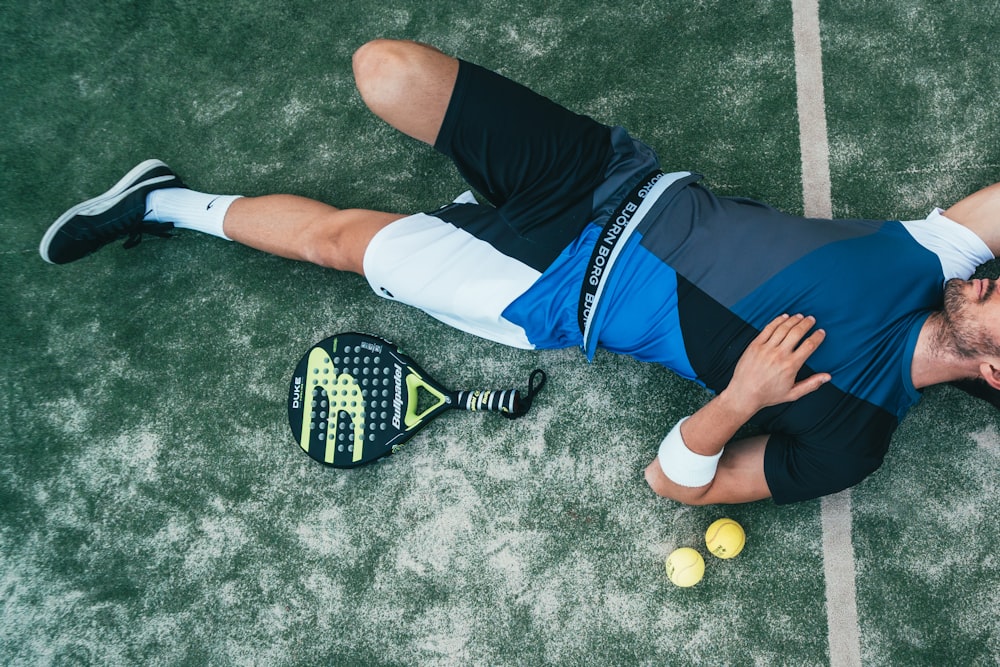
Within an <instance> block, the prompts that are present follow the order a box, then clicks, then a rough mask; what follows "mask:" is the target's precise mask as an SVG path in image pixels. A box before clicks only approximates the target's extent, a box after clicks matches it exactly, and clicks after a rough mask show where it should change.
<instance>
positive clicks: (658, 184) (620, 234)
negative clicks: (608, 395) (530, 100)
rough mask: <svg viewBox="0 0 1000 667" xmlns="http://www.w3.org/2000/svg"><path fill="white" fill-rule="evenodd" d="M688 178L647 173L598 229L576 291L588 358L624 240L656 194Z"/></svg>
mask: <svg viewBox="0 0 1000 667" xmlns="http://www.w3.org/2000/svg"><path fill="white" fill-rule="evenodd" d="M691 175H692V174H691V172H686V171H682V172H674V173H671V174H664V173H663V172H662V171H660V170H659V169H657V170H656V171H653V172H651V173H649V174H647V175H646V176H645V177H644V178H643V179H642V180H641V181H639V184H638V185H637V186H635V188H633V189H632V191H631V192H630V193H628V195H627V196H626V197H625V198H624V199H622V202H621V203H620V204H619V205H618V207H617V208H616V209H615V211H614V213H612V214H611V217H610V218H608V221H607V222H606V223H605V225H604V229H602V230H601V235H600V236H599V237H598V239H597V243H596V244H595V245H594V251H593V253H592V254H591V255H590V261H589V262H587V273H586V274H585V277H584V280H583V286H582V287H581V289H580V304H579V308H578V310H577V321H578V323H579V325H580V332H581V333H582V334H583V349H584V351H585V352H586V353H587V356H588V358H589V357H590V355H591V354H592V353H593V349H594V348H596V345H593V344H592V341H591V336H592V335H593V334H594V327H593V323H594V313H595V312H596V311H597V304H598V302H599V301H600V299H601V295H602V294H603V293H604V289H605V287H606V286H607V282H608V276H609V275H610V274H611V267H612V266H613V265H614V263H615V261H616V260H617V259H618V256H619V255H620V254H621V252H622V250H623V249H624V248H625V246H626V245H627V243H626V242H627V241H628V238H629V237H630V236H631V235H632V233H633V232H634V231H635V230H636V228H637V227H638V226H639V223H640V222H642V219H643V218H644V217H645V216H646V214H647V213H648V212H649V209H651V208H652V207H653V204H654V203H656V200H657V199H658V198H659V197H660V195H662V194H663V193H664V192H665V191H666V190H667V188H668V187H670V186H671V185H673V184H674V183H675V182H677V181H679V180H681V179H684V178H687V177H689V176H691Z"/></svg>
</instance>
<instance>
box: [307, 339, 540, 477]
mask: <svg viewBox="0 0 1000 667" xmlns="http://www.w3.org/2000/svg"><path fill="white" fill-rule="evenodd" d="M545 379H546V377H545V373H544V372H543V371H541V370H535V371H534V372H532V374H531V377H530V378H529V380H528V391H527V393H526V394H524V395H522V394H521V392H520V391H518V390H516V389H505V390H502V391H482V390H481V391H451V390H449V389H446V388H445V387H444V386H443V385H441V384H440V383H439V382H437V381H436V380H434V379H433V378H432V377H431V376H430V375H428V374H427V372H426V371H424V370H423V369H422V368H420V366H418V365H417V363H416V362H415V361H413V359H411V358H410V357H408V356H407V355H405V354H403V353H402V352H401V351H400V350H399V348H398V347H396V346H395V345H393V344H392V343H390V342H389V341H387V340H384V339H382V338H379V337H377V336H371V335H368V334H360V333H340V334H336V335H334V336H330V337H329V338H325V339H323V340H321V341H320V342H319V343H316V344H315V345H313V346H312V347H311V348H310V349H309V351H308V352H306V354H305V355H304V356H303V357H302V359H301V360H300V361H299V363H298V365H297V366H296V367H295V373H294V374H293V375H292V381H291V384H290V386H289V390H288V424H289V426H291V428H292V435H293V436H294V438H295V441H296V442H297V443H298V444H299V446H300V447H301V448H302V450H303V451H304V452H305V453H307V454H308V455H309V456H311V457H312V458H314V459H316V460H317V461H320V462H321V463H325V464H327V465H331V466H333V467H335V468H354V467H356V466H360V465H365V464H366V463H371V462H372V461H375V460H377V459H380V458H382V457H384V456H388V455H389V454H392V453H394V452H396V451H398V450H399V448H400V447H401V446H402V445H403V443H404V442H406V441H407V440H409V439H410V438H411V437H412V436H413V435H414V434H415V433H416V432H417V431H419V430H420V429H422V428H423V427H424V426H426V425H427V424H428V423H429V422H430V421H431V420H432V419H434V418H435V417H437V416H438V415H440V414H441V413H442V412H445V411H446V410H452V409H460V410H489V411H493V412H499V413H500V414H502V415H503V416H505V417H509V418H511V419H513V418H516V417H520V416H521V415H523V414H525V413H526V412H527V411H528V409H529V408H530V407H531V401H532V399H533V398H534V396H535V394H537V393H538V392H539V391H540V390H541V389H542V387H543V386H544V385H545Z"/></svg>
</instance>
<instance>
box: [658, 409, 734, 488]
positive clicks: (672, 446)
mask: <svg viewBox="0 0 1000 667" xmlns="http://www.w3.org/2000/svg"><path fill="white" fill-rule="evenodd" d="M687 419H688V418H687V417H685V418H684V419H682V420H680V421H679V422H677V424H675V425H674V427H673V428H672V429H670V433H668V434H667V437H665V438H664V439H663V442H661V443H660V451H659V454H657V458H659V460H660V469H661V470H663V474H664V475H666V476H667V477H668V478H669V479H670V481H672V482H673V483H674V484H679V485H680V486H687V487H692V488H694V487H698V486H705V485H706V484H708V483H709V482H711V481H712V480H713V479H715V471H716V470H718V468H719V459H720V458H721V457H722V452H719V453H718V454H716V455H715V456H704V455H702V454H695V453H694V452H692V451H691V450H690V449H688V448H687V445H685V444H684V438H682V437H681V424H683V423H684V422H685V421H687Z"/></svg>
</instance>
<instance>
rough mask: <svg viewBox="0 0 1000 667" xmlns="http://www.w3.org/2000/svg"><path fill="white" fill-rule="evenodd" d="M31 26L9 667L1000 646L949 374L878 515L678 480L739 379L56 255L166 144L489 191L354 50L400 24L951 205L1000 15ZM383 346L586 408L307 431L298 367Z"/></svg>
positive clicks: (586, 10) (3, 219)
mask: <svg viewBox="0 0 1000 667" xmlns="http://www.w3.org/2000/svg"><path fill="white" fill-rule="evenodd" d="M0 19H2V20H0V38H2V39H0V54H2V55H0V58H2V61H0V71H2V75H0V99H2V100H3V104H0V119H2V121H3V128H4V131H3V132H2V133H0V229H2V231H3V235H2V238H3V240H2V245H0V276H2V278H3V282H4V287H3V290H2V292H0V299H2V301H0V305H2V313H3V316H2V318H0V350H2V352H0V354H2V366H0V368H2V371H3V380H4V381H3V382H2V383H0V384H2V389H0V392H2V396H0V405H2V408H3V409H2V410H0V663H3V664H8V665H139V664H141V665H539V664H552V665H701V664H712V665H827V664H834V665H857V664H862V665H929V666H931V665H933V666H937V665H997V664H1000V619H998V614H997V611H996V605H995V598H996V591H997V590H998V588H1000V575H998V570H1000V562H998V557H997V555H996V552H997V544H998V542H1000V528H998V525H997V518H998V511H997V502H996V496H997V486H998V483H997V482H998V473H1000V470H998V468H1000V465H998V464H1000V415H998V414H997V413H996V411H995V410H993V409H992V408H990V407H989V406H987V405H985V404H981V403H977V402H975V401H974V400H973V399H971V398H968V397H966V396H965V395H963V394H960V393H958V392H956V391H954V390H952V389H950V388H932V389H929V390H927V391H926V392H925V400H924V401H923V402H922V403H921V404H920V405H919V406H918V407H917V408H915V409H914V410H913V412H912V413H911V415H910V416H909V417H908V418H907V420H906V421H905V422H904V423H903V426H902V427H901V428H900V430H899V432H898V434H897V436H896V438H895V440H894V444H893V447H892V449H891V451H890V454H889V456H888V458H887V459H886V462H885V464H884V466H883V467H882V469H881V470H880V471H879V472H878V473H877V474H876V475H874V476H873V477H871V478H870V479H868V480H866V481H865V482H864V483H863V484H861V485H860V486H858V487H856V488H855V489H853V490H852V491H851V492H850V493H849V494H844V495H841V496H837V497H835V498H833V499H830V500H827V501H825V502H820V501H814V502H808V503H803V504H800V505H795V506H790V507H780V508H779V507H776V506H774V505H773V504H772V503H770V502H761V503H755V504H751V505H746V506H739V507H733V508H718V507H708V508H686V507H681V506H678V505H675V504H673V503H670V502H668V501H665V500H661V499H657V498H655V497H653V495H652V494H651V493H650V492H649V491H648V489H647V488H646V486H645V484H644V483H643V481H642V469H643V468H644V466H645V465H646V463H648V461H649V460H650V459H651V458H652V456H653V455H654V453H655V450H656V446H657V444H658V442H659V440H660V439H661V438H662V436H663V434H664V433H665V432H666V431H667V430H668V429H669V428H670V427H671V426H672V425H673V424H674V423H675V422H676V421H677V419H679V418H680V417H682V416H684V415H687V414H690V413H691V412H693V411H694V410H696V409H697V408H698V406H700V405H701V404H702V403H704V402H705V401H706V400H707V398H708V397H707V395H706V394H705V392H704V391H702V390H700V389H698V388H697V387H695V386H693V385H690V384H688V383H685V382H683V381H681V380H678V379H676V378H674V377H672V376H670V375H669V374H668V373H666V372H664V371H663V370H662V369H658V368H656V367H653V366H646V365H641V364H638V363H636V362H633V361H630V360H628V359H625V358H618V357H613V356H611V355H607V354H599V355H598V356H597V359H596V360H595V362H594V363H593V364H589V365H588V364H587V363H586V362H585V361H584V360H583V358H582V355H581V354H580V353H579V352H578V351H576V350H562V351H550V352H541V353H536V352H524V351H517V350H511V349H506V348H502V347H499V346H496V345H493V344H491V343H487V342H484V341H481V340H477V339H474V338H471V337H469V336H466V335H463V334H459V333H456V332H454V331H451V330H449V329H448V328H446V327H444V326H443V325H439V324H437V323H436V322H434V321H432V320H430V319H428V318H427V317H425V316H423V315H421V314H419V313H415V312H411V311H409V310H406V309H405V308H403V307H400V306H397V305H395V304H392V303H389V302H386V301H382V300H380V299H377V298H375V297H374V296H372V295H371V292H370V289H369V288H368V287H367V285H366V284H365V283H364V281H363V280H361V279H360V278H357V277H354V276H343V275H337V274H334V273H333V272H329V271H323V270H320V269H318V268H314V267H310V266H305V265H296V264H294V263H292V262H288V261H285V260H280V259H276V258H272V257H267V256H264V255H261V254H258V253H255V252H253V251H251V250H248V249H246V248H242V247H239V246H237V245H235V244H231V243H227V242H224V241H220V240H217V239H211V238H207V237H204V236H200V235H197V234H195V233H178V234H177V235H176V236H175V237H174V238H172V239H170V240H166V241H165V240H160V239H147V240H146V241H144V242H143V243H141V244H140V245H139V246H138V247H137V248H135V249H133V250H130V251H128V252H125V251H123V250H121V249H120V248H118V247H111V248H108V249H107V250H105V251H102V252H101V253H99V254H98V255H95V256H94V257H91V258H88V259H86V260H83V261H81V262H78V263H76V264H73V265H70V266H66V267H53V266H49V265H47V264H45V263H43V262H42V261H41V259H39V257H38V254H37V244H38V241H39V240H40V238H41V235H42V233H43V232H44V230H45V228H46V227H47V225H48V224H49V223H50V222H51V221H52V220H53V219H55V217H56V216H57V215H58V214H59V213H61V212H62V211H63V210H64V209H66V208H68V207H69V206H70V205H72V204H74V203H76V202H77V201H80V200H82V199H84V198H87V197H89V196H92V195H94V194H97V193H99V192H101V191H103V190H104V189H105V188H107V187H108V186H109V185H111V184H112V183H114V182H115V180H117V179H118V177H119V176H120V175H121V174H122V173H124V172H125V171H127V170H128V169H129V168H130V167H132V166H133V165H134V164H136V163H138V162H140V161H141V160H143V159H146V158H149V157H159V158H161V159H163V160H165V161H166V162H167V163H168V164H170V165H171V166H173V167H174V168H175V169H176V170H177V171H178V172H179V173H180V174H181V175H182V176H183V177H184V179H185V180H186V182H188V183H189V184H190V185H191V186H192V187H195V188H198V189H202V190H206V191H212V192H234V193H242V194H248V195H256V194H265V193H270V192H291V193H295V194H300V195H306V196H311V197H315V198H318V199H322V200H324V201H328V202H330V203H332V204H334V205H337V206H342V207H365V208H381V209H388V210H396V211H403V212H408V211H417V210H428V209H432V208H435V207H436V206H438V205H439V204H441V203H443V202H445V201H448V200H450V199H451V198H452V197H453V196H454V195H456V194H458V193H459V192H461V191H462V190H463V189H464V185H463V184H462V182H461V181H460V179H459V178H458V176H457V175H456V174H455V172H454V170H453V169H452V168H451V166H450V165H449V164H448V163H447V162H446V161H445V160H443V159H442V158H440V157H439V156H437V155H434V154H433V152H432V151H430V150H428V149H425V148H424V147H422V146H420V145H418V144H416V142H413V141H411V140H409V139H407V138H405V137H401V136H399V135H397V134H396V133H395V132H394V131H392V130H391V129H389V128H388V127H386V126H385V125H384V124H382V123H381V122H380V121H378V120H377V119H375V118H374V117H372V116H371V115H370V114H368V113H367V112H366V110H365V109H364V108H363V105H362V104H361V101H360V99H359V98H358V96H357V94H356V93H355V91H354V88H353V80H352V76H351V71H350V55H351V53H352V52H353V51H354V49H356V48H357V47H358V46H359V45H360V44H362V43H363V42H365V41H366V40H368V39H371V38H373V37H377V36H390V37H405V38H411V39H417V40H421V41H426V42H432V43H434V44H436V45H438V46H439V47H440V48H442V49H443V50H445V51H447V52H449V53H453V54H456V55H459V56H461V57H464V58H467V59H470V60H474V61H478V62H480V63H482V64H484V65H487V66H489V67H492V68H495V69H498V70H500V71H502V72H503V73H505V74H507V75H509V76H512V77H514V78H516V79H519V80H521V81H523V82H525V83H527V84H529V85H531V86H533V87H534V88H536V89H538V90H539V91H541V92H543V93H545V94H546V95H548V96H550V97H552V98H554V99H556V100H558V101H560V102H561V103H563V104H565V105H567V106H569V107H571V108H573V109H575V110H577V111H580V112H583V113H587V114H590V115H592V116H594V117H595V118H597V119H598V120H601V121H602V122H606V123H609V124H621V125H624V126H625V127H627V128H629V129H630V131H631V132H632V133H633V134H634V135H635V136H637V137H640V138H641V139H643V140H644V141H646V142H647V143H649V144H650V145H652V146H653V147H654V148H656V149H657V151H658V152H659V154H660V156H661V159H662V161H663V163H664V166H665V167H666V168H667V169H693V170H696V171H699V172H701V173H704V174H705V175H706V182H707V183H708V184H709V185H711V186H712V187H713V188H714V189H715V190H716V191H718V192H720V193H721V194H727V195H742V196H749V197H753V198H758V199H762V200H765V201H768V202H770V203H772V204H774V205H776V206H777V207H779V208H782V209H785V210H788V211H793V212H800V213H801V212H804V211H810V212H816V211H822V210H823V207H824V206H825V207H827V209H828V210H829V211H830V212H832V214H833V215H836V216H844V217H847V216H851V217H876V218H877V217H885V218H902V219H910V218H917V217H923V216H924V215H925V214H926V213H927V211H928V210H929V209H930V208H931V207H933V206H947V205H949V204H950V203H952V202H954V201H955V200H957V199H959V198H961V197H962V196H963V195H965V194H967V193H969V192H971V191H973V190H975V189H977V188H979V187H983V186H985V185H988V184H990V183H992V182H994V181H996V180H1000V105H998V104H997V103H996V100H997V99H998V93H1000V67H997V63H996V60H995V57H994V56H993V52H994V51H995V49H994V46H995V40H996V34H997V31H998V29H1000V9H998V6H997V5H996V4H995V3H972V2H968V1H965V2H956V3H939V2H931V1H930V0H887V1H886V2H879V3H871V2H861V1H860V0H854V1H845V2H831V1H820V2H819V3H818V5H817V4H816V2H799V1H798V0H795V1H794V2H793V0H765V1H761V2H754V3H747V2H737V1H736V0H729V1H716V2H713V1H710V0H706V1H703V2H683V3H682V2H675V1H674V0H664V1H662V2H657V3H640V4H636V5H629V4H628V3H625V4H622V3H618V4H609V3H603V2H593V1H591V0H583V1H582V2H581V1H576V2H568V1H565V0H554V1H553V2H545V3H542V2H529V3H514V4H511V3H503V2H497V1H494V0H489V1H487V2H464V1H462V2H444V3H417V2H392V1H391V0H390V1H388V2H385V1H379V2H370V1H369V0H357V1H356V2H351V3H322V2H316V1H315V0H292V1H290V2H283V3H270V2H263V1H262V0H242V1H240V2H234V3H201V4H196V3H188V2H163V1H161V0H151V1H150V2H144V3H129V2H115V1H112V0H107V1H104V2H98V3H84V4H80V5H73V4H67V3H55V4H54V5H51V6H49V5H46V6H42V5H40V4H37V3H19V4H13V3H8V5H7V6H4V7H3V8H2V9H0ZM983 271H984V275H996V271H995V269H993V268H992V267H985V268H984V269H983ZM899 279H900V280H905V279H906V276H900V277H899ZM831 280H836V276H831ZM873 289H877V286H873ZM859 307H863V304H859ZM344 330H361V331H371V332H373V333H377V334H380V335H382V336H385V337H387V338H389V339H391V340H394V341H396V342H398V343H400V344H401V345H402V346H403V347H404V349H405V350H406V351H407V352H408V353H409V354H411V355H412V356H414V357H415V358H416V359H417V360H418V361H419V362H420V363H421V365H423V366H424V367H425V368H427V370H428V371H430V372H431V373H432V374H434V375H435V376H437V377H439V378H440V379H442V380H443V381H445V383H447V384H449V385H452V386H455V387H461V386H470V387H474V386H481V385H486V386H492V385H504V384H517V383H523V382H524V379H525V378H527V376H528V374H529V372H530V371H531V369H533V368H535V367H541V368H544V369H545V370H546V371H547V372H548V374H549V376H550V380H549V386H548V387H547V388H546V390H545V392H544V393H543V394H542V395H541V396H540V397H539V398H538V399H537V401H536V407H535V409H534V411H533V412H532V413H531V415H529V416H528V417H526V418H524V419H522V420H519V421H515V422H510V421H507V420H503V419H498V418H495V417H493V416H489V415H470V414H459V413H454V414H450V415H448V416H446V417H443V418H441V419H440V420H438V421H437V422H436V423H435V424H434V425H433V426H432V427H429V428H428V429H427V430H425V431H424V432H423V433H422V434H420V435H419V436H417V438H415V439H414V440H413V441H412V443H411V444H410V445H409V446H408V447H407V448H406V449H405V450H404V451H403V452H402V453H401V454H399V455H398V456H395V457H392V458H390V459H388V460H387V461H386V462H384V463H381V464H379V465H377V466H374V467H371V468H367V469H361V470H355V471H350V472H345V471H334V470H330V469H326V468H323V467H322V466H320V465H318V464H316V463H314V462H312V461H311V460H310V459H308V458H307V457H305V456H304V455H302V454H301V453H300V452H299V451H296V449H295V446H294V445H293V444H292V441H291V438H290V435H289V433H288V427H287V424H286V421H285V393H286V391H287V384H286V383H287V380H288V376H289V374H290V372H291V369H292V368H293V366H294V364H295V362H296V361H297V359H298V358H299V356H300V355H301V353H302V352H303V351H304V350H305V349H306V348H308V347H309V346H310V345H311V344H312V343H314V342H315V341H317V340H319V339H320V338H323V337H325V336H327V335H329V334H331V333H334V332H337V331H344ZM720 516H730V517H732V518H734V519H736V520H737V521H739V522H740V523H742V524H743V526H744V527H745V528H746V531H747V535H748V542H747V547H746V549H745V550H744V552H743V553H742V554H740V555H739V556H738V557H737V558H735V559H732V560H729V561H722V560H718V559H715V558H712V557H710V556H707V551H706V550H705V549H704V544H703V543H702V542H701V539H702V534H703V533H704V530H705V528H707V526H708V525H709V524H710V523H711V522H712V521H714V520H715V519H717V518H719V517H720ZM681 546H693V547H696V548H701V549H702V551H703V553H706V556H707V561H706V564H707V570H706V575H705V578H704V580H703V581H702V582H701V583H699V584H698V585H697V586H695V587H693V588H691V589H684V590H682V589H679V588H676V587H674V586H673V585H672V584H670V582H669V581H668V580H667V578H666V576H665V573H664V570H663V560H664V558H665V557H666V555H667V554H668V553H670V552H671V551H672V550H673V549H675V548H677V547H681Z"/></svg>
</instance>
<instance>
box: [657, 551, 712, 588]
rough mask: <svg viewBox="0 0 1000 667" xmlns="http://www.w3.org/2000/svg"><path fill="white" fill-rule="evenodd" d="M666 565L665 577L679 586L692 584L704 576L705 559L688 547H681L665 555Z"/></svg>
mask: <svg viewBox="0 0 1000 667" xmlns="http://www.w3.org/2000/svg"><path fill="white" fill-rule="evenodd" d="M666 565H667V577H669V579H670V581H672V582H673V583H675V584H676V585H678V586H680V587H681V588H687V587H688V586H694V585H695V584H697V583H698V582H699V581H701V578H702V577H703V576H705V559H704V558H702V557H701V554H700V553H698V552H697V551H695V550H694V549H692V548H690V547H681V548H680V549H677V550H676V551H674V552H673V553H672V554H670V555H669V556H667V563H666Z"/></svg>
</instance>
